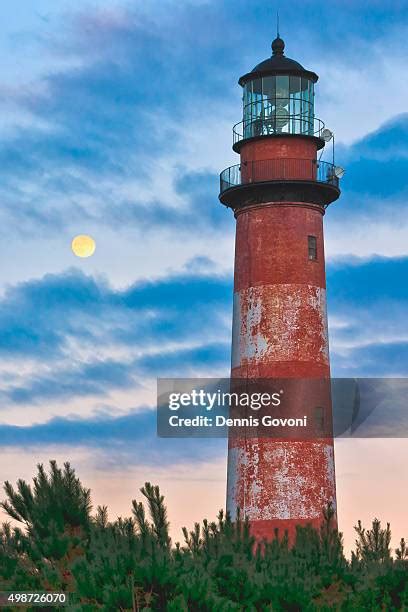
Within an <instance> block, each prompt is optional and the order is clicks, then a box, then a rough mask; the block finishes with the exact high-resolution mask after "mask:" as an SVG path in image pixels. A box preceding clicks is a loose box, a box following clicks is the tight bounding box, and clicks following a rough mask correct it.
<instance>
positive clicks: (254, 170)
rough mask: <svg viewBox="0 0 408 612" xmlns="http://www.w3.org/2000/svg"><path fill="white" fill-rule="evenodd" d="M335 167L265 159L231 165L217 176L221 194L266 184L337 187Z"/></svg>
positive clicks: (307, 161)
mask: <svg viewBox="0 0 408 612" xmlns="http://www.w3.org/2000/svg"><path fill="white" fill-rule="evenodd" d="M334 168H335V167H334V165H333V164H331V163H329V162H324V161H316V160H314V159H290V158H281V159H264V160H259V161H250V162H242V163H241V164H236V165H235V166H230V167H229V168H226V169H225V170H223V171H222V172H221V174H220V192H221V193H223V192H224V191H226V190H227V189H231V188H232V187H238V186H239V185H249V184H251V183H263V182H269V181H317V182H319V183H328V184H329V185H333V186H334V187H338V184H339V179H338V178H337V176H336V175H335V173H334Z"/></svg>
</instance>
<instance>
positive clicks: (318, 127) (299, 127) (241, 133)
mask: <svg viewBox="0 0 408 612" xmlns="http://www.w3.org/2000/svg"><path fill="white" fill-rule="evenodd" d="M323 130H324V123H323V121H321V119H317V118H316V117H310V116H308V115H286V114H283V113H279V111H277V112H276V113H272V114H270V115H269V116H266V117H257V118H256V119H252V118H249V119H244V121H240V122H239V123H236V124H235V125H234V127H233V128H232V134H233V144H234V145H235V144H237V143H238V142H241V141H242V140H246V139H247V138H257V137H259V136H273V135H276V136H278V135H280V134H283V135H284V134H297V135H299V136H316V137H317V138H321V134H322V131H323Z"/></svg>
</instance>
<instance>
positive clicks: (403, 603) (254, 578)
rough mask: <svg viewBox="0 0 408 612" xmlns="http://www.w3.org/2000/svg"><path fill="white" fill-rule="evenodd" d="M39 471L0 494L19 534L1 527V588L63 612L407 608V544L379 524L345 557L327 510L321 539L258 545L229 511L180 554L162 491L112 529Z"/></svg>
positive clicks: (84, 500)
mask: <svg viewBox="0 0 408 612" xmlns="http://www.w3.org/2000/svg"><path fill="white" fill-rule="evenodd" d="M37 469H38V471H37V474H36V476H35V477H34V478H33V483H32V484H31V485H30V484H28V483H27V482H25V481H24V480H18V482H17V485H16V486H15V487H13V486H12V485H11V484H10V483H9V482H6V483H5V485H4V491H5V500H4V501H3V502H2V503H1V506H2V508H3V510H5V512H6V513H7V514H8V516H9V517H10V518H12V519H14V522H16V523H14V525H17V526H12V525H11V524H10V523H3V525H2V527H1V528H0V591H31V592H32V591H35V592H40V591H49V592H64V593H67V594H68V596H69V605H68V608H61V610H63V609H65V610H67V609H68V610H72V611H73V612H75V611H77V610H78V611H82V610H84V611H87V610H89V611H93V610H106V611H112V612H115V611H132V612H133V611H142V610H143V611H144V612H147V611H153V610H163V611H169V612H184V611H186V612H189V611H194V612H196V611H197V612H230V611H231V612H232V611H238V610H241V611H248V612H255V611H274V612H275V611H281V610H282V611H283V610H286V611H292V612H297V611H299V612H304V611H306V612H308V611H315V610H319V611H324V610H346V611H348V610H350V611H353V612H355V611H359V610H369V611H373V612H375V611H377V610H378V611H387V612H389V611H390V612H391V611H393V610H408V547H407V546H406V543H405V541H404V539H402V540H401V541H400V545H399V547H398V548H397V549H396V550H395V551H392V549H391V545H390V544H391V529H390V525H389V524H387V525H386V527H383V526H382V525H381V523H380V521H379V520H377V519H374V521H373V523H372V525H371V526H370V528H369V529H366V528H364V527H363V526H362V524H361V522H358V523H357V525H356V526H355V530H356V544H355V549H354V550H353V552H352V554H351V558H350V559H347V558H346V557H345V555H344V551H343V541H342V535H341V533H339V532H338V530H337V529H336V527H335V524H334V512H333V509H332V508H331V507H330V506H328V507H327V508H325V509H323V511H322V512H323V515H322V519H323V520H322V525H321V528H320V530H317V529H314V528H313V527H311V526H306V527H301V526H299V527H298V528H297V530H296V538H295V541H294V543H293V545H289V542H288V537H287V535H286V534H279V533H277V532H276V533H275V538H274V539H272V540H271V541H268V542H261V543H256V542H255V539H254V538H253V537H252V535H251V532H250V525H249V524H248V521H247V520H246V519H245V518H243V517H241V516H239V515H238V517H237V519H236V520H235V521H232V520H231V518H230V516H229V515H228V514H226V513H224V512H223V511H220V512H219V514H218V517H217V520H216V521H214V522H209V521H207V520H203V521H202V523H201V524H200V523H195V525H194V527H193V528H192V529H191V530H188V529H186V528H184V529H183V542H182V543H176V544H174V545H173V544H172V542H171V540H170V537H169V521H168V516H167V509H166V505H165V503H164V498H163V496H162V495H161V493H160V490H159V488H158V487H157V486H153V485H151V484H150V483H146V484H145V485H144V487H142V489H141V494H142V497H143V501H137V500H133V501H132V505H131V516H129V517H126V518H118V519H117V520H115V521H109V520H108V510H107V508H106V506H103V507H101V506H99V507H98V508H97V509H96V511H95V512H94V513H93V512H92V504H91V492H90V490H89V489H87V488H85V487H84V486H83V485H82V483H81V481H80V480H79V478H78V477H77V476H76V474H75V471H74V469H73V468H72V467H71V466H70V464H69V463H65V464H64V466H63V468H60V467H58V465H57V463H56V462H55V461H51V462H50V467H49V470H48V472H47V471H46V469H45V468H44V466H43V465H38V466H37ZM393 553H394V554H393ZM7 609H10V610H12V609H13V607H12V606H11V607H10V608H5V610H7ZM20 609H21V608H20ZM25 609H27V610H30V609H33V610H37V611H38V609H39V608H38V607H37V608H34V607H33V608H30V607H29V606H27V607H26V608H25ZM42 609H43V610H46V609H53V610H55V609H56V608H55V607H54V608H46V607H43V608H42Z"/></svg>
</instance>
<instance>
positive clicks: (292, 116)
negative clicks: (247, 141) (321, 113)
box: [243, 75, 314, 138]
mask: <svg viewBox="0 0 408 612" xmlns="http://www.w3.org/2000/svg"><path fill="white" fill-rule="evenodd" d="M243 104H244V112H243V120H244V138H252V137H254V136H263V135H265V136H266V135H271V134H303V135H308V136H310V135H313V131H314V130H313V123H314V121H313V120H314V83H313V81H311V80H310V79H306V78H304V77H300V76H289V75H276V76H265V77H261V78H257V79H253V80H251V81H248V82H247V83H245V85H244V97H243Z"/></svg>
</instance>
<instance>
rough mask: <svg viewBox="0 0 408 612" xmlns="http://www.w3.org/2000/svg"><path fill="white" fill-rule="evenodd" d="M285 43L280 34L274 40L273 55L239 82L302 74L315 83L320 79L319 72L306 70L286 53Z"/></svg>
mask: <svg viewBox="0 0 408 612" xmlns="http://www.w3.org/2000/svg"><path fill="white" fill-rule="evenodd" d="M284 49H285V43H284V41H283V40H282V38H280V37H279V36H278V37H277V38H275V40H274V41H273V42H272V56H271V57H268V59H266V60H264V61H263V62H260V63H259V64H257V65H256V66H255V68H254V69H253V70H252V71H251V72H248V74H245V75H244V76H242V77H241V78H240V79H239V84H240V85H243V84H244V83H246V82H247V81H250V80H252V79H255V78H259V77H262V76H278V75H288V76H301V77H304V78H306V79H310V80H311V81H313V82H314V83H316V81H317V80H318V78H319V77H318V76H317V74H315V73H314V72H311V71H309V70H306V69H305V68H304V67H303V66H302V65H301V64H299V62H296V61H295V60H293V59H290V58H289V57H286V56H285V54H284Z"/></svg>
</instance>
